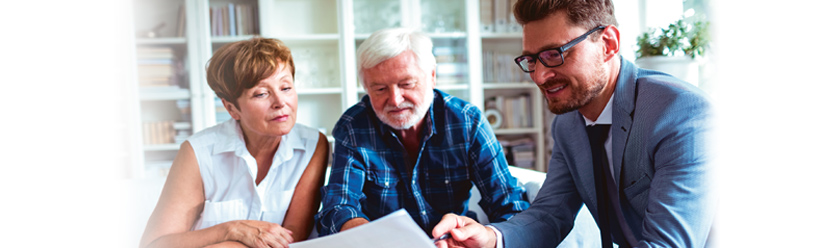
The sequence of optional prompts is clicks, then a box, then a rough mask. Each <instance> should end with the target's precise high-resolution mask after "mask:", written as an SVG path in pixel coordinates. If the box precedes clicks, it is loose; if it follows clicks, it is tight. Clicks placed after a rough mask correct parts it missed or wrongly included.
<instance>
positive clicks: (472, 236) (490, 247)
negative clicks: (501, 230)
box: [431, 214, 497, 248]
mask: <svg viewBox="0 0 828 248" xmlns="http://www.w3.org/2000/svg"><path fill="white" fill-rule="evenodd" d="M446 233H450V234H451V238H448V239H445V240H440V241H437V242H435V243H434V244H435V245H436V246H437V247H438V248H448V247H469V248H483V247H485V248H494V247H495V244H496V243H497V236H496V235H495V233H494V231H493V230H492V229H491V228H488V227H485V226H483V225H481V224H480V223H477V222H476V221H474V220H472V219H471V218H469V217H465V216H458V215H456V214H446V215H444V216H443V219H442V220H440V223H437V225H436V226H434V229H432V230H431V234H432V236H434V237H440V236H442V235H443V234H446Z"/></svg>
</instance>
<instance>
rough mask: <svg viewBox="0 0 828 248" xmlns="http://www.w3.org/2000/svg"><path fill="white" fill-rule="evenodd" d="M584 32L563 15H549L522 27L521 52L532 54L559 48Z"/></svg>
mask: <svg viewBox="0 0 828 248" xmlns="http://www.w3.org/2000/svg"><path fill="white" fill-rule="evenodd" d="M556 13H560V12H556ZM586 31H587V30H584V28H582V27H579V26H577V25H573V24H571V23H570V22H569V19H568V18H567V17H566V15H565V14H550V15H548V16H547V17H545V18H543V19H540V20H536V21H532V22H529V23H526V25H524V26H523V52H524V54H527V53H531V54H533V53H537V52H540V51H542V50H546V49H551V48H556V47H560V46H563V45H564V44H566V43H567V42H569V41H571V40H572V39H575V38H576V37H578V36H579V35H581V34H583V33H584V32H586Z"/></svg>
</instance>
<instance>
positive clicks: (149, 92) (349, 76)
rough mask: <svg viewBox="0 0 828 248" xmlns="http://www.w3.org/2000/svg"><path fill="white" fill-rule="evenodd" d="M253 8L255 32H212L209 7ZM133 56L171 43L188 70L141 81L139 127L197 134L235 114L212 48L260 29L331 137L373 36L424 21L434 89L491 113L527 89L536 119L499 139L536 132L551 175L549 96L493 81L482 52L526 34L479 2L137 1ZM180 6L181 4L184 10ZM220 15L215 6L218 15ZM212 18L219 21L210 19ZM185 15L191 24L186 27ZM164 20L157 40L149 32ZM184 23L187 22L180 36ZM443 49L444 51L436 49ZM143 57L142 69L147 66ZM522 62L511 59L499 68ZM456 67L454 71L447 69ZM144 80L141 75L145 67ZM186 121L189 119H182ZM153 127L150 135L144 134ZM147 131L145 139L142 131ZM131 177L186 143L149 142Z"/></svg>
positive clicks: (539, 160)
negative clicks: (214, 73) (213, 76)
mask: <svg viewBox="0 0 828 248" xmlns="http://www.w3.org/2000/svg"><path fill="white" fill-rule="evenodd" d="M230 4H233V6H252V8H253V9H254V11H255V12H252V13H254V14H252V16H250V17H252V18H251V19H252V20H254V21H255V24H256V25H255V26H257V29H255V31H254V32H253V33H250V34H236V35H214V34H213V28H212V24H213V22H212V21H211V12H212V11H211V9H215V8H218V7H225V6H229V5H230ZM133 5H134V6H135V8H134V9H135V12H134V16H135V18H134V19H135V23H134V28H135V30H136V36H135V41H134V43H135V45H136V57H137V58H138V59H140V58H141V57H142V50H141V49H140V48H142V47H151V48H163V49H171V50H172V51H173V54H174V56H173V59H174V60H176V61H181V62H180V65H178V67H176V69H175V70H176V71H175V72H176V73H177V74H180V75H182V78H183V79H181V80H183V82H182V81H179V85H186V87H180V88H179V89H176V88H174V87H168V88H164V87H157V88H155V89H151V88H147V87H144V85H141V83H140V82H141V81H140V80H136V82H139V85H138V87H136V88H137V89H138V91H139V98H140V101H139V102H138V103H136V104H137V105H138V107H137V108H134V109H138V110H137V111H139V113H135V115H136V116H140V123H135V125H137V128H133V130H136V129H137V130H142V128H141V126H142V125H143V123H146V122H152V121H172V122H173V123H176V125H174V126H177V127H179V128H180V127H182V126H183V127H189V129H186V130H185V133H186V131H189V132H190V133H195V132H198V131H201V130H203V129H204V128H206V127H210V126H213V125H215V124H216V123H219V122H222V121H224V120H226V119H227V118H229V115H227V113H226V110H224V108H223V106H222V105H221V102H220V100H219V99H218V98H216V96H215V94H214V93H213V92H212V90H211V89H210V88H209V86H208V85H207V82H206V75H205V68H206V65H207V62H208V61H209V59H210V57H211V56H212V53H213V52H214V51H215V50H216V49H218V48H219V47H221V46H222V45H224V44H227V43H230V42H234V41H239V40H245V39H249V38H251V37H254V35H260V36H262V37H268V38H277V39H280V40H282V41H284V42H285V43H286V44H287V45H288V46H289V47H290V48H291V51H292V53H293V56H294V61H295V64H296V79H295V80H296V90H297V92H298V93H299V109H298V116H297V117H298V120H297V121H298V122H299V123H302V124H305V125H309V126H312V127H317V128H319V129H320V130H323V131H324V132H325V133H326V134H327V135H329V139H330V134H331V131H332V129H333V126H334V124H335V123H336V121H337V120H338V119H339V116H340V115H341V113H342V112H344V111H345V110H347V108H349V107H350V106H352V105H354V104H356V103H357V102H358V101H359V100H360V98H361V97H362V96H363V95H364V94H365V93H364V91H363V90H362V89H361V86H360V85H359V82H358V79H357V71H356V65H355V61H356V55H355V52H356V48H357V47H358V45H359V44H361V43H362V41H364V40H365V39H366V38H367V37H368V36H369V34H370V33H371V32H373V31H375V30H378V29H381V28H386V27H399V26H407V27H421V30H423V31H424V32H426V33H428V35H429V36H430V37H431V38H432V40H433V41H434V44H435V54H437V55H438V57H440V58H438V63H439V65H438V76H437V79H438V83H437V88H438V89H441V90H444V91H446V92H448V93H449V94H453V95H455V96H457V97H460V98H461V99H464V100H466V101H469V102H471V103H472V104H474V105H477V106H478V107H480V108H481V109H484V103H485V101H486V99H487V98H490V97H495V96H499V95H506V96H514V95H528V96H529V97H530V98H529V99H530V101H529V106H528V107H527V111H529V112H530V115H531V116H532V118H531V119H532V123H531V124H530V125H528V126H526V127H519V128H503V129H496V130H495V134H496V135H497V136H498V137H499V138H506V139H509V138H531V139H533V140H534V145H535V157H536V159H535V164H534V166H532V167H533V169H536V170H540V171H545V164H546V161H547V159H546V158H545V152H544V151H545V147H544V144H545V143H546V142H545V137H544V126H545V123H544V120H543V119H544V118H543V109H545V107H544V102H543V99H542V96H541V95H540V94H538V92H537V87H536V86H535V85H534V84H533V83H531V82H528V81H527V82H515V81H498V80H486V78H485V76H484V61H483V60H484V53H485V51H490V50H493V51H499V52H503V53H506V54H511V56H512V57H514V56H516V55H517V54H520V51H521V33H520V32H509V33H489V32H481V23H480V17H481V15H480V1H479V0H463V1H444V0H172V1H169V0H133ZM179 8H183V12H181V11H180V9H179ZM179 13H183V14H184V16H179V15H180V14H179ZM213 13H215V12H213ZM212 17H215V15H213V16H212ZM179 20H184V22H185V23H184V24H183V25H180V24H179ZM160 23H165V25H164V27H163V28H161V29H159V31H158V32H156V33H155V34H154V35H155V36H154V37H147V35H146V34H147V32H148V31H147V30H151V29H152V28H153V27H156V26H158V25H159V24H160ZM178 27H184V28H185V30H184V31H183V32H179V31H178V30H177V29H178ZM438 53H439V54H438ZM139 64H140V63H136V67H138V66H140V65H139ZM498 66H503V67H515V65H514V63H505V64H499V65H498ZM449 69H450V70H455V71H448V70H449ZM138 78H142V74H141V70H138ZM181 123H186V124H181ZM142 132H146V131H142ZM140 136H146V134H144V133H142V135H140ZM134 142H136V143H140V147H141V148H140V151H141V154H138V155H137V156H135V157H138V158H139V162H138V163H135V164H137V166H136V167H138V168H131V171H133V172H134V173H132V174H133V176H134V177H138V178H147V177H155V176H157V175H163V174H164V171H165V170H166V169H165V166H166V167H167V168H168V166H169V165H170V164H171V163H172V159H173V158H174V156H175V153H176V152H177V150H178V147H179V145H180V144H179V142H180V140H177V141H175V142H166V143H145V142H142V141H141V140H136V141H134Z"/></svg>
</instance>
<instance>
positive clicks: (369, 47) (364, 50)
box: [356, 28, 437, 87]
mask: <svg viewBox="0 0 828 248" xmlns="http://www.w3.org/2000/svg"><path fill="white" fill-rule="evenodd" d="M433 46H434V45H433V43H432V42H431V38H429V37H428V36H426V35H425V34H424V33H422V32H418V31H415V30H414V29H411V28H388V29H382V30H379V31H376V32H374V33H373V34H371V36H370V37H368V39H366V40H365V41H364V42H362V45H359V48H358V49H357V51H356V56H357V71H358V73H359V78H360V81H361V82H362V86H363V87H365V80H364V78H363V73H362V71H363V70H364V69H368V68H372V67H374V66H377V65H378V64H380V63H382V62H383V61H386V60H388V59H390V58H393V57H396V56H397V55H400V54H401V53H403V52H405V51H408V50H411V51H412V52H414V57H415V59H416V60H417V64H418V65H419V66H420V69H422V70H423V72H425V73H429V74H430V72H431V71H432V70H435V69H436V66H437V61H436V60H435V58H434V54H433V53H432V52H431V49H432V47H433Z"/></svg>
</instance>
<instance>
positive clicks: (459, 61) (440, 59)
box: [433, 46, 469, 84]
mask: <svg viewBox="0 0 828 248" xmlns="http://www.w3.org/2000/svg"><path fill="white" fill-rule="evenodd" d="M465 51H466V50H465V48H463V47H458V46H435V47H434V49H433V53H434V59H435V60H436V61H437V79H439V80H440V83H442V84H447V83H449V84H450V83H459V82H462V81H463V79H464V78H466V74H468V73H469V72H468V66H467V65H466V58H465V57H466V56H465V55H466V54H465Z"/></svg>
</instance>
